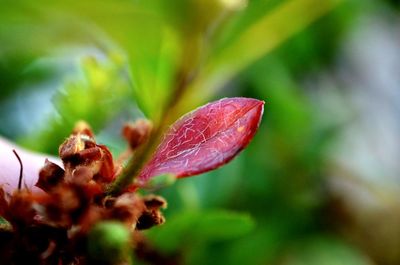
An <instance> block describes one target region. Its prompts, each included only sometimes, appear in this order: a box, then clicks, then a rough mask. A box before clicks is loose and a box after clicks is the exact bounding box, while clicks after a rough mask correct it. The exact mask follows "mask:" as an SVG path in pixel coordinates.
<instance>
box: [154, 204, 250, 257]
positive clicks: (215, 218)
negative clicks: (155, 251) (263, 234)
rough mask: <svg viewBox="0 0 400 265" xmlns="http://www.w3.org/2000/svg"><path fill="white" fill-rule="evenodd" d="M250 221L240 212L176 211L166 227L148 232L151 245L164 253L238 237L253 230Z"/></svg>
mask: <svg viewBox="0 0 400 265" xmlns="http://www.w3.org/2000/svg"><path fill="white" fill-rule="evenodd" d="M254 225H255V224H254V221H253V219H252V218H251V217H250V216H249V215H248V214H244V213H237V212H231V211H226V210H213V211H204V212H191V211H188V212H180V213H178V214H177V215H175V216H174V217H171V218H169V219H168V220H167V222H166V224H165V225H163V226H161V227H158V228H155V229H152V230H150V231H148V236H149V238H150V240H151V241H152V243H153V244H155V245H156V246H157V247H159V248H160V249H161V250H163V251H165V252H173V251H176V250H177V249H180V248H186V247H190V245H187V244H188V242H190V244H191V245H192V244H193V245H196V244H199V243H205V242H215V241H225V240H232V239H235V238H238V237H241V236H243V235H245V234H247V233H249V232H250V231H251V230H252V229H253V228H254Z"/></svg>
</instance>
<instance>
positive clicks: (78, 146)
mask: <svg viewBox="0 0 400 265" xmlns="http://www.w3.org/2000/svg"><path fill="white" fill-rule="evenodd" d="M83 149H85V142H84V140H83V139H82V138H81V136H80V134H78V135H72V136H70V137H69V138H67V139H66V140H65V141H64V142H63V143H62V144H61V145H60V148H59V149H58V152H59V155H60V158H61V159H62V161H64V162H70V161H71V160H73V159H74V156H76V154H77V153H78V152H80V151H82V150H83Z"/></svg>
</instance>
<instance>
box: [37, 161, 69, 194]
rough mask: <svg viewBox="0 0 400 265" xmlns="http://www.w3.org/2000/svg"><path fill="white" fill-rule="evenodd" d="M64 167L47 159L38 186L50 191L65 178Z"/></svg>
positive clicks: (40, 173)
mask: <svg viewBox="0 0 400 265" xmlns="http://www.w3.org/2000/svg"><path fill="white" fill-rule="evenodd" d="M64 173H65V172H64V169H62V168H61V167H60V166H58V165H56V164H54V163H52V162H50V161H49V160H47V159H46V162H45V164H44V167H42V169H41V170H40V172H39V179H38V181H37V183H36V185H35V186H36V187H38V188H41V189H42V190H44V191H46V192H48V191H50V190H51V189H53V188H54V187H56V186H57V185H58V184H59V183H61V182H63V180H64Z"/></svg>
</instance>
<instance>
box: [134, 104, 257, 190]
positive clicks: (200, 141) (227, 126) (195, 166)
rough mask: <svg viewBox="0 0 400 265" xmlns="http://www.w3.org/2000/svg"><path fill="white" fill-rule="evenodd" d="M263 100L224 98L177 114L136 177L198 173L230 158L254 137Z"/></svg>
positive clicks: (147, 178)
mask: <svg viewBox="0 0 400 265" xmlns="http://www.w3.org/2000/svg"><path fill="white" fill-rule="evenodd" d="M263 108H264V102H263V101H260V100H257V99H251V98H224V99H221V100H218V101H215V102H212V103H209V104H207V105H204V106H202V107H200V108H198V109H196V110H194V111H192V112H190V113H188V114H186V115H185V116H183V117H182V118H180V119H179V120H178V121H176V122H175V123H174V124H173V125H172V126H171V127H170V128H169V129H168V131H167V133H166V134H165V136H164V139H163V140H162V141H161V144H160V145H159V146H158V148H157V149H156V151H155V153H154V155H153V157H152V158H151V159H150V161H149V162H148V163H147V164H146V165H145V166H144V167H143V169H142V171H141V173H140V174H139V176H138V178H137V181H138V182H139V183H138V184H139V185H140V186H142V185H144V184H145V183H146V182H147V181H148V180H149V179H150V178H151V177H154V176H159V175H162V174H167V173H169V174H174V175H175V176H176V177H178V178H179V177H188V176H193V175H197V174H200V173H203V172H206V171H209V170H212V169H215V168H217V167H220V166H222V165H224V164H226V163H228V162H229V161H230V160H232V159H233V158H234V157H235V156H236V155H237V154H238V153H239V152H240V151H241V150H242V149H244V148H245V147H246V146H247V145H248V143H249V142H250V140H251V139H252V138H253V136H254V134H255V132H256V130H257V128H258V126H259V124H260V121H261V116H262V113H263Z"/></svg>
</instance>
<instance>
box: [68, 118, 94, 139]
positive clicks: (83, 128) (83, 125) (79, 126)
mask: <svg viewBox="0 0 400 265" xmlns="http://www.w3.org/2000/svg"><path fill="white" fill-rule="evenodd" d="M72 134H75V135H77V134H84V135H87V136H89V137H90V138H93V137H94V133H93V130H92V128H91V127H90V125H89V124H88V123H87V122H85V121H82V120H81V121H78V122H76V123H75V127H74V129H73V131H72Z"/></svg>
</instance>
